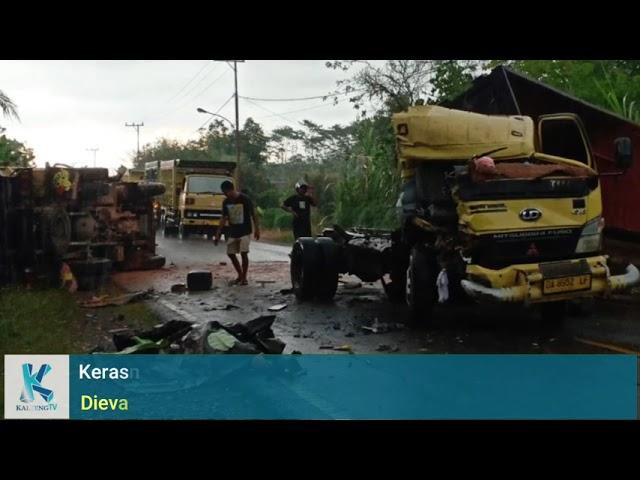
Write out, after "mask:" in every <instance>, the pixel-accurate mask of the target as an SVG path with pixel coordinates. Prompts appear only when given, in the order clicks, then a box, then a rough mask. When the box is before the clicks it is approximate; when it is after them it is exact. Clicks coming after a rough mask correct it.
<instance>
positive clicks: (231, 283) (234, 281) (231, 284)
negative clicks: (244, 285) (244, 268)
mask: <svg viewBox="0 0 640 480" xmlns="http://www.w3.org/2000/svg"><path fill="white" fill-rule="evenodd" d="M241 282H242V281H241V280H240V279H239V278H236V279H235V280H229V286H230V287H232V286H233V285H240V284H241Z"/></svg>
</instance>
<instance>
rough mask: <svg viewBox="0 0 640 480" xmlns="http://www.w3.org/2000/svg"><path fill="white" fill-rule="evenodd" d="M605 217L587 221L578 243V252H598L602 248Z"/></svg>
mask: <svg viewBox="0 0 640 480" xmlns="http://www.w3.org/2000/svg"><path fill="white" fill-rule="evenodd" d="M603 230H604V218H602V217H597V218H594V219H593V220H591V221H590V222H587V224H586V225H585V226H584V228H583V229H582V232H581V233H580V240H578V245H576V253H588V252H598V251H600V250H601V249H602V231H603Z"/></svg>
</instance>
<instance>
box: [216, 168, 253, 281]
mask: <svg viewBox="0 0 640 480" xmlns="http://www.w3.org/2000/svg"><path fill="white" fill-rule="evenodd" d="M220 187H221V190H222V193H224V195H225V196H226V197H227V198H225V199H224V201H223V202H222V218H221V219H220V226H219V227H218V231H217V232H216V238H215V244H216V245H218V242H219V241H220V235H221V233H222V229H223V228H224V227H225V226H226V225H227V224H229V228H228V232H227V233H226V234H225V236H226V239H227V255H228V256H229V258H230V259H231V262H232V263H233V266H234V268H235V269H236V272H238V278H237V279H236V280H234V281H233V282H232V283H233V284H235V285H247V283H248V282H247V272H248V270H249V243H251V232H252V228H251V219H253V224H254V226H255V233H254V238H255V239H256V240H260V225H259V224H258V217H257V215H256V212H255V210H254V208H253V202H252V201H251V199H250V198H249V197H247V196H246V195H245V194H244V193H240V192H238V191H237V190H236V189H235V187H234V186H233V183H231V182H230V181H228V180H227V181H224V182H222V185H221V186H220ZM238 253H239V254H240V256H241V257H242V266H240V263H239V262H238V258H237V257H236V254H238Z"/></svg>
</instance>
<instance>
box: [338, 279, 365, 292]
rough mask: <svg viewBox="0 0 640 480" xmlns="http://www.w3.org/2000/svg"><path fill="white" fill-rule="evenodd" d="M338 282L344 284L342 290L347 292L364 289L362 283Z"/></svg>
mask: <svg viewBox="0 0 640 480" xmlns="http://www.w3.org/2000/svg"><path fill="white" fill-rule="evenodd" d="M338 282H340V283H342V288H346V289H347V290H355V289H356V288H362V283H361V282H348V281H346V280H338Z"/></svg>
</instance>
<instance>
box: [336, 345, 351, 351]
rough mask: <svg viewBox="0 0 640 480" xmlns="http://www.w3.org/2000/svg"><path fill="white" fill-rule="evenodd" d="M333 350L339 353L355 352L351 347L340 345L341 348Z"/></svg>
mask: <svg viewBox="0 0 640 480" xmlns="http://www.w3.org/2000/svg"><path fill="white" fill-rule="evenodd" d="M333 350H337V351H339V352H353V348H352V347H351V345H340V346H339V347H333Z"/></svg>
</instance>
